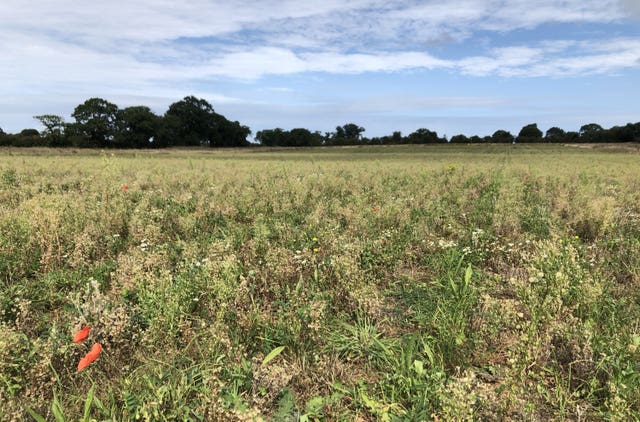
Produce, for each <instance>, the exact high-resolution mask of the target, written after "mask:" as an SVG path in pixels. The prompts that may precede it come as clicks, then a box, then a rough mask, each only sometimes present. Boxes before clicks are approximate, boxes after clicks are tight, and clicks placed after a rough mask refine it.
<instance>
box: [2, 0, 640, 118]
mask: <svg viewBox="0 0 640 422" xmlns="http://www.w3.org/2000/svg"><path fill="white" fill-rule="evenodd" d="M630 17H635V18H640V2H638V0H563V1H557V0H451V1H448V2H442V1H440V0H424V1H415V0H392V1H388V0H386V1H383V0H351V1H349V2H344V1H343V0H325V1H322V2H318V1H310V0H309V1H302V0H284V1H283V0H280V1H278V0H250V1H246V0H226V1H222V0H187V1H184V2H176V1H175V0H136V1H133V2H132V1H128V0H113V1H111V2H86V1H81V0H57V1H53V0H34V1H30V2H25V1H23V0H2V1H1V2H0V51H2V55H0V78H1V80H2V81H3V83H2V86H0V110H1V111H2V112H3V113H4V114H3V115H8V114H9V113H10V112H11V106H12V104H15V103H16V102H20V100H19V99H20V98H28V99H29V100H28V101H31V102H32V103H37V104H46V105H51V107H52V108H53V110H51V112H55V111H56V110H59V109H62V108H64V107H66V108H67V109H69V107H73V106H72V105H75V104H78V102H79V101H82V100H84V99H86V98H88V97H89V96H103V97H105V98H108V99H111V98H113V101H117V102H118V103H119V104H122V105H129V104H133V103H135V101H138V100H140V103H143V100H144V103H146V104H149V105H151V106H152V107H157V109H158V111H162V107H164V106H166V105H168V104H169V103H170V102H172V101H175V100H176V99H178V98H181V97H182V96H184V95H186V94H192V93H193V94H197V93H199V94H200V95H201V96H202V97H206V98H208V99H211V100H215V101H216V102H219V103H221V104H239V103H247V102H252V101H255V100H253V99H251V98H243V99H240V98H238V96H236V95H235V94H233V95H223V94H221V93H219V92H217V89H216V81H220V80H228V79H234V80H242V81H257V80H259V79H260V78H263V77H265V76H268V75H294V74H299V73H305V72H324V73H331V74H358V73H364V72H387V73H388V72H402V71H409V70H414V69H440V70H445V71H447V72H450V73H459V74H463V75H473V76H474V77H484V76H488V75H498V76H501V77H528V76H535V77H544V76H572V75H584V74H592V73H606V74H610V73H616V72H619V71H620V70H622V69H626V68H631V67H639V66H640V63H639V62H638V59H639V58H640V46H639V45H640V39H639V38H633V37H631V36H628V37H620V36H616V37H614V36H611V37H607V36H606V35H603V34H596V35H592V38H593V39H592V40H591V41H583V40H581V39H580V38H579V37H576V39H570V38H567V39H556V38H554V37H553V36H551V35H549V36H548V39H544V34H542V35H541V33H536V36H538V38H537V39H536V40H535V41H530V40H526V39H518V40H517V41H516V40H512V39H511V38H510V37H509V36H508V35H509V34H511V31H516V30H525V31H529V30H533V29H535V28H537V27H539V26H540V25H543V24H553V23H560V24H567V25H568V26H570V24H574V23H594V24H598V23H599V24H606V23H611V22H622V23H624V22H627V19H629V18H630ZM478 31H482V37H484V39H486V40H488V41H487V43H486V44H482V43H481V42H479V40H478V39H477V38H474V37H475V36H476V35H477V33H478ZM520 32H522V31H520ZM495 34H498V36H499V37H501V38H500V41H499V42H498V41H496V40H494V39H493V37H492V36H493V35H495ZM540 37H542V39H540ZM598 37H599V38H598ZM449 47H453V48H452V49H451V50H449V49H448V48H449ZM284 88H285V89H288V87H284ZM381 104H382V103H381ZM25 106H26V105H25ZM423 106H424V107H427V105H425V104H423ZM43 111H46V110H43ZM34 114H35V113H34Z"/></svg>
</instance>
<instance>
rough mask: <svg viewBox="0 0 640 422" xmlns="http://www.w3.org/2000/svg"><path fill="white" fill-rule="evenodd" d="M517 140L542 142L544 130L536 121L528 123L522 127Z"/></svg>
mask: <svg viewBox="0 0 640 422" xmlns="http://www.w3.org/2000/svg"><path fill="white" fill-rule="evenodd" d="M517 140H518V142H541V141H542V131H541V130H540V129H538V125H537V124H536V123H531V124H528V125H526V126H524V127H523V128H522V129H520V133H518V138H517Z"/></svg>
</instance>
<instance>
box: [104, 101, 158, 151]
mask: <svg viewBox="0 0 640 422" xmlns="http://www.w3.org/2000/svg"><path fill="white" fill-rule="evenodd" d="M159 126H160V117H158V116H157V115H155V114H154V113H153V112H152V111H151V109H149V107H146V106H134V107H127V108H124V109H122V110H119V111H118V132H117V135H116V138H115V140H114V143H115V145H117V146H118V147H120V148H150V147H153V146H154V144H153V142H152V141H154V140H155V139H154V138H155V137H156V136H157V135H158V129H159Z"/></svg>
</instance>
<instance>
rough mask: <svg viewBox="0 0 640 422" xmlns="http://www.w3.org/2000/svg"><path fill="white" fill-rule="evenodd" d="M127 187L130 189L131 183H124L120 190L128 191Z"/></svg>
mask: <svg viewBox="0 0 640 422" xmlns="http://www.w3.org/2000/svg"><path fill="white" fill-rule="evenodd" d="M127 189H129V185H127V184H126V183H125V184H124V185H122V187H121V188H120V190H121V191H122V192H126V191H127Z"/></svg>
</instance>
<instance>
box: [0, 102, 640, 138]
mask: <svg viewBox="0 0 640 422" xmlns="http://www.w3.org/2000/svg"><path fill="white" fill-rule="evenodd" d="M71 116H72V117H73V118H74V121H73V122H71V123H66V122H65V121H64V118H63V117H61V116H58V115H54V114H42V115H38V116H34V119H36V120H37V121H38V122H40V124H41V125H42V127H43V130H42V131H41V132H39V131H38V130H36V129H24V130H22V131H21V132H20V133H17V134H7V133H5V132H4V131H3V130H2V128H0V146H21V147H30V146H49V147H67V146H73V147H89V148H164V147H172V146H197V147H203V146H204V147H244V146H249V145H251V143H249V142H248V140H247V138H248V137H249V135H251V129H250V128H249V127H247V126H244V125H242V124H240V122H238V121H231V120H228V119H227V118H226V117H225V116H223V115H221V114H218V113H216V112H215V110H214V109H213V106H212V105H211V104H210V103H209V102H207V101H206V100H204V99H202V98H196V97H194V96H187V97H184V98H183V99H182V100H180V101H176V102H175V103H173V104H171V105H170V106H169V108H168V110H167V111H166V112H165V114H164V115H162V116H158V115H156V114H154V113H153V111H151V109H150V108H149V107H147V106H142V105H140V106H132V107H126V108H123V109H120V108H119V107H118V106H117V105H116V104H113V103H110V102H109V101H107V100H104V99H102V98H90V99H88V100H86V101H85V102H84V103H82V104H79V105H78V106H77V107H76V108H75V109H74V111H73V113H72V114H71ZM364 132H365V128H364V127H362V126H360V125H357V124H355V123H346V124H344V125H342V126H336V129H335V131H333V132H326V133H324V134H323V133H321V132H319V131H315V132H312V131H311V130H309V129H306V128H294V129H291V130H285V129H281V128H275V129H263V130H261V131H259V132H258V133H256V136H255V140H256V141H257V142H258V143H259V144H260V145H263V146H282V147H307V146H323V145H324V146H333V145H336V146H340V145H392V144H444V143H451V144H468V143H475V144H482V143H523V142H526V143H540V142H547V143H578V142H602V143H607V142H640V122H638V123H628V124H626V125H624V126H613V127H611V128H609V129H605V128H603V127H602V126H600V125H599V124H597V123H588V124H585V125H583V126H581V127H580V129H579V131H577V132H573V131H570V132H565V131H564V130H563V129H561V128H559V127H551V128H549V129H548V130H547V131H546V133H544V134H543V132H542V130H540V129H539V128H538V125H537V123H530V124H527V125H525V126H523V127H522V129H521V130H520V132H519V133H518V135H517V136H514V135H512V134H511V132H509V131H506V130H502V129H500V130H496V131H495V132H494V133H493V135H491V136H484V137H480V136H477V135H473V136H466V135H463V134H458V135H454V136H452V137H451V139H447V137H446V135H445V136H442V137H441V136H438V133H437V132H435V131H432V130H429V129H426V128H420V129H417V130H416V131H414V132H412V133H410V134H409V135H406V136H404V135H403V134H402V132H400V131H394V132H393V133H392V134H391V135H387V136H381V137H372V138H367V137H365V136H364V135H363V134H364Z"/></svg>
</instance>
